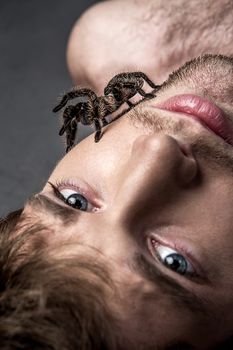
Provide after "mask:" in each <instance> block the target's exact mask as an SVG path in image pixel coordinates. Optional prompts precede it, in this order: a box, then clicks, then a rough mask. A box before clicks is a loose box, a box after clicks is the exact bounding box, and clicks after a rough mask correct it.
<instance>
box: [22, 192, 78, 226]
mask: <svg viewBox="0 0 233 350" xmlns="http://www.w3.org/2000/svg"><path fill="white" fill-rule="evenodd" d="M27 204H29V205H30V206H31V207H33V208H34V209H38V210H41V211H42V212H45V213H48V214H50V215H52V216H53V217H54V218H55V219H60V220H61V221H62V223H63V225H68V224H71V223H73V222H74V220H77V216H78V214H80V212H79V211H78V210H74V209H72V208H71V207H69V206H65V204H64V205H63V204H59V203H58V202H56V201H54V200H52V199H51V198H49V197H47V196H46V195H44V194H41V193H39V194H36V195H33V196H31V197H30V198H29V199H28V201H27Z"/></svg>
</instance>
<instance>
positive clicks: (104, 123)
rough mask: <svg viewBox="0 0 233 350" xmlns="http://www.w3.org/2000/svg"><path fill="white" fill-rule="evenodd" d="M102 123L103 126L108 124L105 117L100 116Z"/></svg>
mask: <svg viewBox="0 0 233 350" xmlns="http://www.w3.org/2000/svg"><path fill="white" fill-rule="evenodd" d="M102 124H103V126H106V125H108V124H109V122H108V121H107V119H106V118H104V117H103V118H102Z"/></svg>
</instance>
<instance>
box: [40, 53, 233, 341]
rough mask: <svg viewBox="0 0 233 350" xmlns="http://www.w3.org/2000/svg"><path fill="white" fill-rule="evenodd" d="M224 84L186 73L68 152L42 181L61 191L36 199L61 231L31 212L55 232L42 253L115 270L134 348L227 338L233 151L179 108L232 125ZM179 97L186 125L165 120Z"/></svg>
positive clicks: (232, 67) (224, 79) (231, 69)
mask: <svg viewBox="0 0 233 350" xmlns="http://www.w3.org/2000/svg"><path fill="white" fill-rule="evenodd" d="M232 82H233V61H230V60H227V59H221V58H216V57H209V58H206V59H205V60H204V59H203V60H198V61H196V62H194V63H191V64H190V65H188V66H186V67H185V68H183V69H181V71H180V72H179V74H175V75H173V76H172V77H171V78H170V80H169V81H168V83H166V84H165V85H164V86H163V87H162V89H161V90H160V92H159V93H158V95H157V97H156V98H155V99H153V100H149V101H146V102H144V103H142V104H141V105H139V106H138V107H137V108H136V109H135V110H132V111H131V112H130V113H128V114H127V115H125V116H124V117H122V118H121V119H119V120H117V121H116V122H113V123H112V124H110V125H109V126H107V127H106V128H105V129H104V135H103V137H102V139H101V140H100V142H99V143H97V144H96V143H94V137H93V135H91V136H90V137H88V138H87V139H85V140H84V141H82V142H81V143H80V144H79V145H78V146H76V147H75V148H74V149H73V150H72V151H71V152H70V153H68V154H67V155H66V156H65V157H64V158H63V159H62V160H61V161H60V163H59V164H58V165H57V167H56V168H55V170H54V171H53V173H52V175H51V177H50V178H49V182H51V183H52V184H54V185H56V186H57V190H55V191H54V189H53V188H52V186H51V185H50V184H49V183H47V184H46V186H45V188H44V189H43V191H42V194H43V195H44V196H46V197H47V198H49V199H50V200H52V201H53V202H54V203H56V204H58V205H61V206H63V207H67V208H68V209H69V210H68V211H67V213H66V220H64V218H63V216H62V211H60V214H59V211H58V210H56V213H57V214H56V215H55V213H54V208H55V207H56V205H55V207H53V206H51V205H50V206H49V205H47V206H48V210H47V211H46V214H45V211H44V210H42V209H41V212H40V211H39V212H38V213H37V215H42V216H43V218H44V220H46V221H47V222H48V223H49V224H51V226H53V227H54V228H55V233H54V236H53V237H49V238H48V241H49V243H50V244H55V242H62V241H69V242H73V243H74V244H75V243H77V242H78V243H81V244H83V245H85V246H86V247H87V248H86V250H87V251H88V253H89V250H90V249H92V248H94V249H93V254H94V252H98V253H101V254H102V255H103V256H104V258H105V259H106V263H108V264H109V265H111V266H112V268H113V278H114V279H115V281H116V283H117V285H118V286H119V290H120V293H121V296H122V302H121V305H120V306H119V305H118V313H119V315H120V317H121V319H122V337H123V339H128V341H129V342H130V341H131V342H132V344H134V346H136V345H135V344H137V348H140V345H142V346H145V347H146V348H149V346H158V347H165V346H167V345H168V344H170V343H175V342H178V341H180V342H187V343H190V344H192V345H194V346H197V347H198V348H202V347H203V348H205V347H207V346H209V345H211V344H213V343H215V342H218V341H222V340H223V339H225V338H227V337H229V336H230V335H231V334H232V333H233V326H232V324H233V312H232V310H233V295H232V289H233V176H232V175H233V148H232V145H230V144H229V143H227V142H226V141H225V140H224V139H222V138H221V137H219V136H217V135H216V134H215V133H213V132H212V131H211V130H210V129H208V128H206V127H205V126H204V125H203V124H202V123H200V122H199V121H198V120H197V119H195V118H193V117H191V116H190V114H189V113H191V114H192V113H194V112H193V108H194V107H193V106H191V105H190V97H188V98H187V94H189V95H190V94H192V95H195V96H198V97H200V98H202V99H204V102H203V103H202V102H200V105H199V107H198V108H204V107H205V103H206V101H207V100H208V101H210V102H213V103H214V104H215V105H217V106H218V107H220V108H221V109H222V110H223V111H224V112H225V115H226V118H227V119H228V122H229V124H231V125H233V83H232ZM177 95H183V96H182V97H181V101H183V102H184V104H185V101H187V105H184V106H183V108H185V111H186V114H185V113H181V112H174V111H168V110H164V109H163V106H164V102H165V101H167V100H168V99H170V98H171V97H173V96H177ZM184 95H186V96H184ZM194 100H195V98H194ZM173 107H174V106H173ZM166 108H167V107H166ZM188 108H190V109H189V110H188ZM195 108H197V106H195ZM173 109H174V108H173ZM205 113H207V111H205ZM215 117H216V116H215ZM228 137H229V139H230V137H231V135H228ZM57 191H59V192H60V194H61V195H62V196H60V198H59V194H58V192H57ZM57 194H58V196H57ZM80 195H81V196H80ZM62 197H64V199H67V201H66V203H64V201H62ZM76 204H77V207H76V208H75V205H76ZM51 208H52V209H51ZM77 247H78V245H77ZM77 249H78V248H77ZM132 348H133V347H132Z"/></svg>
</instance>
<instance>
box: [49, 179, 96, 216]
mask: <svg viewBox="0 0 233 350" xmlns="http://www.w3.org/2000/svg"><path fill="white" fill-rule="evenodd" d="M48 184H49V185H50V186H51V187H52V190H53V194H54V195H55V196H56V197H57V198H58V199H59V200H61V201H62V202H63V203H65V204H66V205H68V206H70V207H72V208H74V209H76V210H82V211H89V212H96V211H98V209H99V208H98V207H96V206H95V205H94V204H92V202H91V201H90V200H89V198H88V197H87V195H86V194H85V193H84V191H82V189H81V188H80V187H79V186H77V185H76V184H74V183H73V182H71V181H67V180H60V181H56V182H55V184H53V183H51V182H48ZM62 190H70V191H73V192H74V193H73V194H78V195H80V199H81V197H82V199H84V200H86V202H87V203H88V204H87V207H86V208H85V209H87V210H84V209H81V208H76V207H75V205H74V204H71V203H69V202H68V201H67V200H68V198H70V196H71V195H73V194H71V195H70V196H69V197H68V198H66V197H65V196H64V195H63V194H62V193H61V191H62ZM90 207H93V208H90Z"/></svg>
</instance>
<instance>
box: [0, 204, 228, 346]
mask: <svg viewBox="0 0 233 350" xmlns="http://www.w3.org/2000/svg"><path fill="white" fill-rule="evenodd" d="M22 212H23V210H22V209H20V210H17V211H15V212H13V213H10V214H9V215H8V216H7V217H6V218H5V219H2V220H0V349H1V350H19V349H20V350H29V349H30V350H31V349H33V350H39V349H40V350H42V349H43V350H58V349H59V350H79V349H80V350H92V349H93V350H94V349H95V350H98V349H101V350H115V349H119V348H121V346H120V345H119V344H120V340H119V339H118V338H119V335H118V338H116V334H117V322H118V321H117V320H116V319H115V318H114V317H113V316H112V313H111V311H110V309H109V307H108V306H107V301H106V300H109V298H108V296H107V293H106V291H108V290H112V291H113V293H114V287H113V281H112V280H111V278H110V273H109V271H108V269H106V267H105V266H103V264H101V261H98V264H97V263H96V262H93V261H92V259H91V258H88V259H87V258H84V257H79V258H78V259H77V256H71V257H69V256H67V255H66V254H65V255H63V256H62V255H60V257H59V259H57V258H54V259H53V258H52V257H51V255H50V254H49V249H48V247H46V244H45V242H44V240H43V239H42V237H43V235H40V233H42V232H43V233H44V234H46V233H47V234H49V233H51V232H50V231H49V229H48V228H47V227H45V226H42V225H41V224H39V223H38V222H37V223H32V222H31V223H30V219H29V220H27V219H26V218H25V217H24V215H23V214H22ZM19 232H20V234H19ZM32 237H33V238H34V239H33V240H32V239H31V238H32ZM28 240H29V241H31V242H33V244H30V245H29V243H28ZM25 246H26V248H27V249H25ZM29 247H30V250H31V251H30V254H28V249H29ZM63 248H64V249H65V248H66V247H65V246H64V247H63ZM50 253H51V251H50ZM232 344H233V339H232V338H231V339H229V340H228V341H226V342H225V343H222V344H219V345H218V346H216V347H215V348H214V349H215V350H220V349H221V350H228V349H229V350H230V349H232ZM189 348H190V349H192V347H190V346H189V345H188V344H186V343H185V344H183V343H177V344H171V345H170V346H169V347H167V349H169V350H175V349H189ZM132 350H133V349H132Z"/></svg>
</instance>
